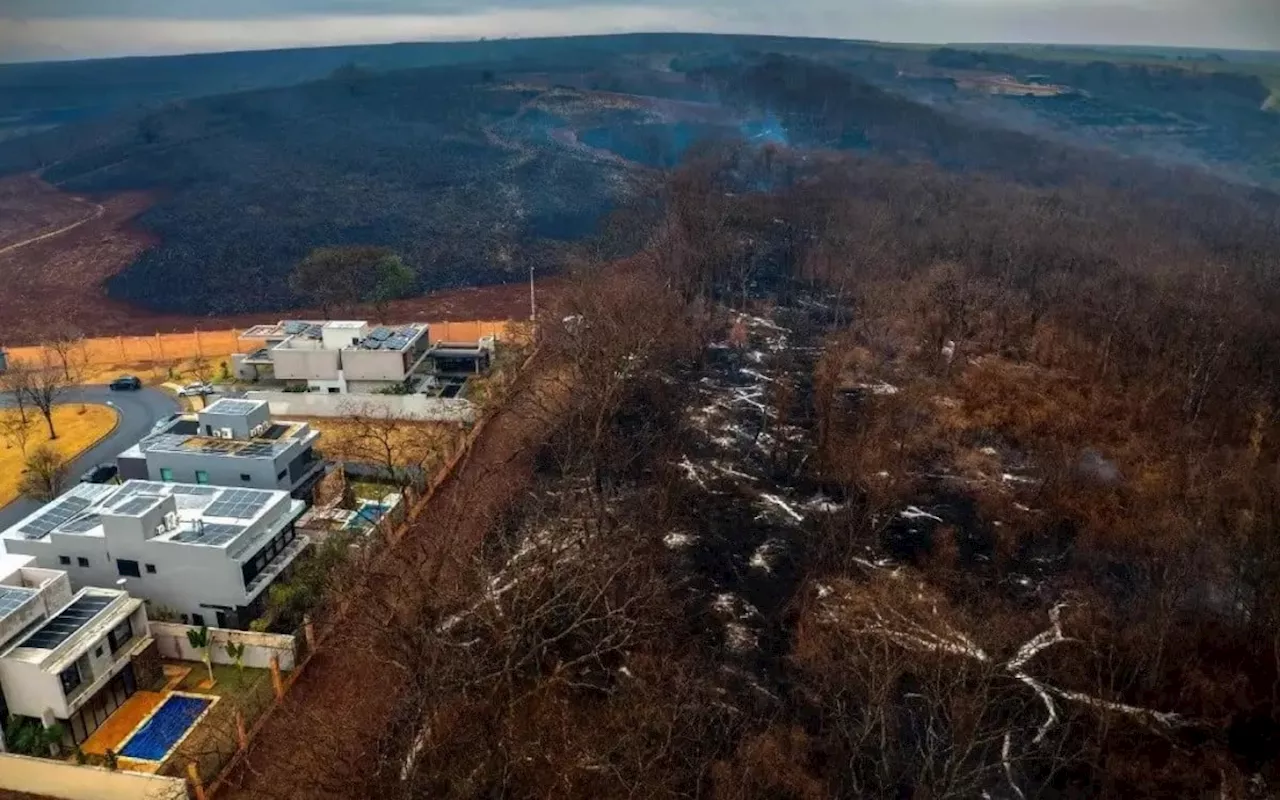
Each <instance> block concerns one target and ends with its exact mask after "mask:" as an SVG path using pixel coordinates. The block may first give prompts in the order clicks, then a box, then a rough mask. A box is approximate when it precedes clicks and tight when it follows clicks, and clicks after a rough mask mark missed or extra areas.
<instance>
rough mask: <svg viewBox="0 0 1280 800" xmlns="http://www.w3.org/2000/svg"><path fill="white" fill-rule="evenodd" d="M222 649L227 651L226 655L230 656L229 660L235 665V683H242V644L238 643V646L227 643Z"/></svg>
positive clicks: (233, 643)
mask: <svg viewBox="0 0 1280 800" xmlns="http://www.w3.org/2000/svg"><path fill="white" fill-rule="evenodd" d="M223 649H224V650H226V651H227V655H228V656H230V658H231V660H232V661H234V662H235V664H236V681H237V682H238V683H243V682H244V642H240V643H239V644H237V643H235V642H227V644H226V647H224V648H223Z"/></svg>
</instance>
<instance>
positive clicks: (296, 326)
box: [284, 321, 311, 336]
mask: <svg viewBox="0 0 1280 800" xmlns="http://www.w3.org/2000/svg"><path fill="white" fill-rule="evenodd" d="M309 327H311V326H310V325H309V324H308V323H306V322H298V321H289V322H286V323H285V324H284V332H285V333H287V334H289V335H290V336H297V335H298V334H299V333H302V332H303V331H305V330H306V329H307V328H309Z"/></svg>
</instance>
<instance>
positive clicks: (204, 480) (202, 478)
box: [196, 469, 209, 484]
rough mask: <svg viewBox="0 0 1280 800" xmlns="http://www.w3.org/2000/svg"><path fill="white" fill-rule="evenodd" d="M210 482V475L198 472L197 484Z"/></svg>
mask: <svg viewBox="0 0 1280 800" xmlns="http://www.w3.org/2000/svg"><path fill="white" fill-rule="evenodd" d="M208 482H209V473H207V472H205V471H204V470H202V469H198V470H196V483H206V484H207V483H208Z"/></svg>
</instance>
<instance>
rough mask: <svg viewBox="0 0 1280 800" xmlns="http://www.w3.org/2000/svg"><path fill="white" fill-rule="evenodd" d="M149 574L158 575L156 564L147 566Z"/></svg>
mask: <svg viewBox="0 0 1280 800" xmlns="http://www.w3.org/2000/svg"><path fill="white" fill-rule="evenodd" d="M147 574H148V575H155V574H156V565H155V564H148V565H147Z"/></svg>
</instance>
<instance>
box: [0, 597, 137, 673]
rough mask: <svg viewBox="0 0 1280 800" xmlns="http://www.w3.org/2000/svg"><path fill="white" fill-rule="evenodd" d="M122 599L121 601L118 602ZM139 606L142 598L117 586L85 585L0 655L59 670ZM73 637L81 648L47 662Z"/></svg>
mask: <svg viewBox="0 0 1280 800" xmlns="http://www.w3.org/2000/svg"><path fill="white" fill-rule="evenodd" d="M121 600H123V601H124V602H120V601H121ZM140 605H142V601H141V600H138V599H137V598H133V597H130V596H129V594H128V593H127V592H123V591H121V590H119V589H101V588H97V587H85V588H84V589H81V590H80V591H79V592H77V593H76V595H75V596H74V597H72V598H71V602H69V603H67V604H66V605H65V606H63V607H62V608H61V609H59V610H58V611H57V612H56V613H55V614H53V615H52V616H50V617H49V618H48V619H46V620H44V621H43V622H41V623H40V624H39V625H38V626H37V627H36V628H35V629H34V630H32V631H31V632H29V633H27V634H26V635H25V637H23V638H21V639H19V640H18V642H17V643H16V644H13V645H11V646H9V647H8V648H6V649H5V650H4V651H3V652H0V658H13V659H18V660H21V661H26V662H28V663H33V664H39V665H40V666H41V667H42V668H43V669H46V670H48V671H51V672H58V671H61V670H62V669H64V668H65V667H66V666H67V665H68V664H70V663H73V662H74V661H75V660H76V659H77V658H79V657H80V654H81V653H83V652H84V651H85V650H87V649H88V647H89V646H91V645H92V644H93V643H94V642H96V641H98V639H99V638H100V637H102V636H105V635H106V633H107V631H109V630H111V629H112V628H114V627H115V626H116V625H119V624H120V622H121V621H122V620H124V619H125V618H126V617H128V616H129V615H130V614H132V613H133V612H134V611H135V610H136V609H137V608H138V606H140ZM134 635H135V636H137V635H144V636H145V635H146V632H145V631H141V632H140V631H134ZM74 640H79V644H81V645H83V646H84V647H83V649H72V650H69V651H67V652H66V653H64V654H62V656H60V657H58V658H57V659H56V660H55V661H53V662H49V661H48V658H49V655H50V654H51V653H53V652H55V651H57V650H59V649H60V648H62V647H63V645H65V644H66V643H67V642H70V641H74Z"/></svg>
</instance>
